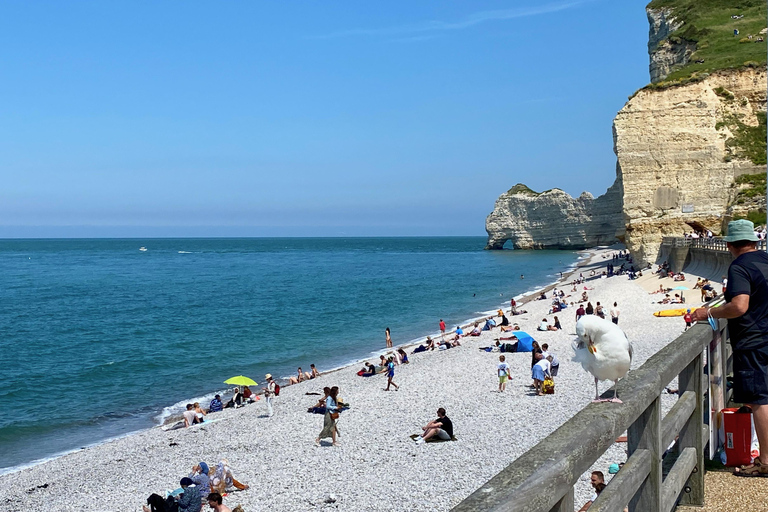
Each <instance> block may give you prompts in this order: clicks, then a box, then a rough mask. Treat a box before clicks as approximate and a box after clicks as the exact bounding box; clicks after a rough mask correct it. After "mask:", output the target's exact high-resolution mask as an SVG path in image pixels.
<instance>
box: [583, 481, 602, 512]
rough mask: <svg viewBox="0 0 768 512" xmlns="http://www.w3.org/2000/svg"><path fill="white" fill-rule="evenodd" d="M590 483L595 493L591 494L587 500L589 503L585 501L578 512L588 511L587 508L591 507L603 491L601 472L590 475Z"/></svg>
mask: <svg viewBox="0 0 768 512" xmlns="http://www.w3.org/2000/svg"><path fill="white" fill-rule="evenodd" d="M590 483H591V484H592V488H593V489H594V490H595V492H594V493H593V494H592V497H591V498H589V501H587V502H586V503H585V504H584V506H582V507H581V508H580V509H579V511H578V512H586V511H587V510H589V507H591V506H592V502H594V501H595V500H596V499H597V497H598V495H599V494H600V493H601V492H602V491H603V489H605V475H603V472H602V471H593V472H592V475H590Z"/></svg>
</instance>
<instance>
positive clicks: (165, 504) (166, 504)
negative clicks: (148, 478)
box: [141, 493, 177, 512]
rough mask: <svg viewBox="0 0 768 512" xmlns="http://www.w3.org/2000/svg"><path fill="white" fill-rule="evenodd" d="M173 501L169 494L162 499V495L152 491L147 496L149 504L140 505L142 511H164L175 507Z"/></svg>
mask: <svg viewBox="0 0 768 512" xmlns="http://www.w3.org/2000/svg"><path fill="white" fill-rule="evenodd" d="M173 501H174V499H173V498H171V497H170V496H169V497H168V498H166V499H163V497H162V496H160V495H159V494H155V493H152V494H150V495H149V498H147V505H149V506H147V505H142V506H141V509H142V510H143V511H144V512H166V511H167V510H173V509H175V508H177V506H176V504H175V503H174V502H173Z"/></svg>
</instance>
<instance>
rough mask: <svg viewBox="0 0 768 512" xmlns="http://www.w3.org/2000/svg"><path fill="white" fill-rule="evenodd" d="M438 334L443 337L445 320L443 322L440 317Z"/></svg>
mask: <svg viewBox="0 0 768 512" xmlns="http://www.w3.org/2000/svg"><path fill="white" fill-rule="evenodd" d="M440 335H441V336H442V337H443V339H445V322H443V319H442V318H441V319H440Z"/></svg>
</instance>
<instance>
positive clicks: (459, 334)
mask: <svg viewBox="0 0 768 512" xmlns="http://www.w3.org/2000/svg"><path fill="white" fill-rule="evenodd" d="M462 336H464V329H462V328H461V326H460V325H457V326H456V338H461V337H462Z"/></svg>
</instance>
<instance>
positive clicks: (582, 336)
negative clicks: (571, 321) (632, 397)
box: [573, 315, 633, 404]
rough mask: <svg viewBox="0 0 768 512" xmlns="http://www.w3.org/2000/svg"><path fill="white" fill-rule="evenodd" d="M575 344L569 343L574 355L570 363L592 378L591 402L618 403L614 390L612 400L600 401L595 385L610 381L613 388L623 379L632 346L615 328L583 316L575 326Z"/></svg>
mask: <svg viewBox="0 0 768 512" xmlns="http://www.w3.org/2000/svg"><path fill="white" fill-rule="evenodd" d="M576 335H577V336H578V337H579V338H578V340H576V341H574V342H573V350H574V352H576V354H575V355H574V357H573V360H574V361H575V362H577V363H581V366H582V367H583V368H584V369H585V370H586V371H588V372H589V373H591V374H592V375H594V377H595V399H594V400H593V402H614V403H619V404H620V403H622V402H621V400H619V397H618V394H617V392H616V388H615V387H614V389H613V398H611V399H607V400H602V399H601V398H600V394H599V392H598V390H597V381H599V380H612V381H613V383H614V385H616V384H617V383H618V381H619V379H621V378H623V377H624V376H625V375H627V372H628V371H629V366H630V364H632V352H633V350H632V344H631V343H630V342H629V340H628V339H627V336H626V334H624V331H622V330H621V329H619V326H618V325H616V324H614V323H613V322H609V321H608V320H604V319H602V318H600V317H598V316H595V315H585V316H583V317H581V319H580V320H579V321H578V322H577V323H576Z"/></svg>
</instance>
